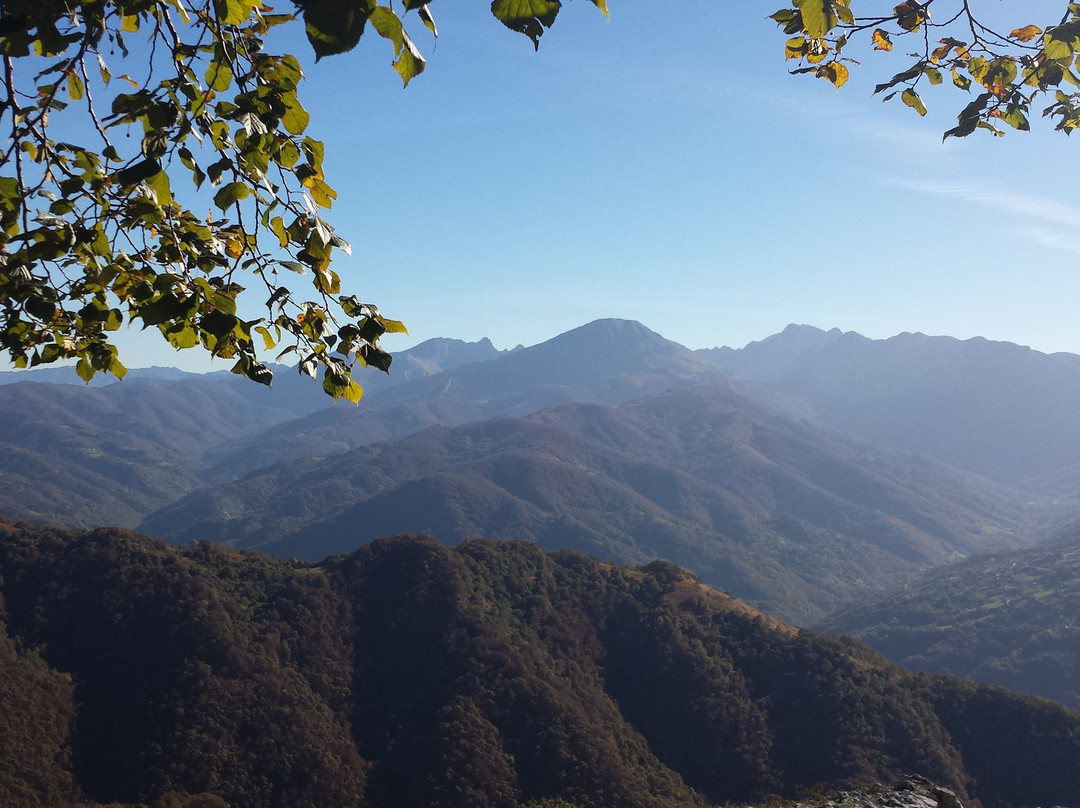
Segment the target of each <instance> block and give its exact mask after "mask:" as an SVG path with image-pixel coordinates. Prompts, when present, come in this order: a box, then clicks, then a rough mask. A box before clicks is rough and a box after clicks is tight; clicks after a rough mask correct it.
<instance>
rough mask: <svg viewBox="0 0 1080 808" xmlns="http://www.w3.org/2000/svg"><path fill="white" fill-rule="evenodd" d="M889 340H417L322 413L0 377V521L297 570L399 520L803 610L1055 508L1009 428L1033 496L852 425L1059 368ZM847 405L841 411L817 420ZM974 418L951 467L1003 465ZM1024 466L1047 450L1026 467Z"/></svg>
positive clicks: (255, 400)
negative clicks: (669, 576)
mask: <svg viewBox="0 0 1080 808" xmlns="http://www.w3.org/2000/svg"><path fill="white" fill-rule="evenodd" d="M902 337H903V338H896V339H894V340H885V341H872V340H866V339H865V338H862V337H860V336H859V335H853V334H843V333H841V332H839V331H836V330H834V331H831V332H825V331H820V330H818V329H812V328H809V327H806V326H798V327H797V326H793V327H789V328H788V329H786V330H785V331H784V332H783V334H779V335H777V336H775V337H772V338H770V339H769V340H765V341H763V342H761V343H751V345H748V346H746V347H745V348H743V349H740V350H737V351H736V350H732V349H717V350H714V351H699V352H694V351H690V350H688V349H686V348H684V347H683V346H680V345H678V344H676V343H674V342H671V341H669V340H666V339H664V338H663V337H662V336H660V335H658V334H655V333H654V332H651V331H649V330H648V329H646V328H644V327H643V326H641V325H640V324H638V323H634V322H628V321H620V320H604V321H597V322H594V323H590V324H588V325H586V326H583V327H581V328H578V329H575V330H574V331H571V332H568V333H566V334H563V335H560V336H558V337H556V338H554V339H552V340H549V341H548V342H545V343H542V344H540V345H536V346H532V347H530V348H518V349H515V350H513V351H498V350H496V349H495V348H494V346H492V345H491V343H490V342H488V341H482V342H480V343H471V344H470V343H464V342H460V341H454V340H432V341H429V342H427V343H424V344H422V345H420V346H417V347H416V348H414V349H412V350H411V351H407V352H403V353H402V354H401V355H399V356H398V357H397V358H396V360H395V362H396V363H397V364H396V365H395V366H393V368H392V370H393V371H396V372H392V373H391V374H390V375H389V376H388V377H387V376H384V375H382V374H371V375H370V382H367V380H366V379H365V382H366V386H367V393H366V395H365V398H364V400H363V402H362V404H361V406H359V407H348V406H329V405H328V401H327V400H325V397H323V396H321V393H320V392H319V391H318V390H317V389H316V387H317V386H316V385H311V384H308V383H307V382H306V381H305V380H303V379H299V378H297V376H296V374H295V373H290V372H289V371H288V370H287V369H284V368H279V369H277V374H276V379H277V380H276V382H275V387H274V389H273V390H271V391H267V390H265V389H263V388H260V387H257V386H255V385H249V384H245V383H244V381H243V380H241V379H237V378H235V377H232V376H231V375H230V374H224V373H223V374H212V375H210V376H207V377H197V376H195V377H193V376H191V375H181V376H180V377H179V378H175V374H172V376H173V377H172V378H170V374H168V373H165V372H162V371H156V372H155V371H146V372H143V373H142V374H139V373H133V376H132V378H131V379H129V380H126V381H124V382H121V383H119V384H114V385H110V386H105V387H99V388H94V389H91V390H85V389H77V388H74V387H72V386H65V385H57V384H54V383H46V384H42V383H32V382H31V383H28V382H16V383H10V382H11V379H12V378H13V377H21V378H30V379H32V378H35V374H34V373H30V374H9V375H8V377H7V381H9V383H8V384H6V385H0V408H2V411H3V412H4V414H5V418H4V427H5V428H4V430H3V432H0V445H2V446H3V448H4V449H5V450H6V451H7V453H8V456H9V457H10V458H12V462H10V463H9V464H7V467H6V468H5V469H4V470H3V471H2V472H0V473H2V474H3V475H4V477H3V479H4V482H5V486H4V487H3V489H2V490H0V513H5V514H7V515H8V516H9V517H11V518H22V519H30V520H33V521H40V522H49V523H54V524H60V525H71V526H87V527H89V526H94V525H98V524H109V523H113V524H119V525H125V526H131V527H135V526H139V527H140V529H142V530H144V531H147V532H150V533H152V534H155V535H160V536H162V537H165V538H168V539H170V540H172V541H187V540H191V539H201V538H214V539H217V540H221V541H226V542H228V543H230V544H232V545H234V546H237V547H260V548H262V549H266V550H268V551H270V552H275V553H280V554H283V555H285V556H286V557H288V556H290V555H295V556H296V557H298V558H311V559H315V558H319V557H321V555H322V554H325V553H329V552H344V551H348V550H351V549H353V548H355V547H356V546H358V545H359V544H361V543H363V542H365V541H370V540H371V539H373V538H375V537H376V536H378V535H384V534H391V533H395V532H400V531H403V530H404V531H426V532H430V533H432V534H434V535H436V536H439V537H440V538H442V539H443V540H445V541H448V542H456V541H460V540H463V539H466V538H473V537H479V536H486V537H497V538H529V539H532V540H535V541H538V542H540V543H541V544H542V545H543V546H544V547H548V548H552V549H555V548H567V549H579V550H583V551H585V552H589V553H594V554H596V555H598V556H601V557H607V558H611V559H613V560H618V561H621V562H624V563H639V562H642V561H646V560H648V559H650V558H654V557H662V558H668V559H670V560H674V561H676V562H677V563H679V564H682V565H684V566H686V567H688V568H690V569H692V570H694V571H695V572H696V573H697V574H699V575H701V576H702V577H703V579H705V580H706V581H708V583H710V584H711V585H714V586H719V587H722V588H726V589H729V590H731V591H733V592H736V593H738V594H739V595H740V596H743V597H746V598H747V599H749V600H751V601H752V602H754V603H757V604H758V605H761V606H763V607H766V608H769V609H772V610H775V611H776V612H777V613H778V614H780V615H782V616H784V617H786V618H788V619H791V620H795V621H797V622H802V623H807V622H813V621H816V620H819V619H822V618H823V616H824V614H825V612H826V611H827V610H828V609H830V608H832V607H834V606H836V605H839V604H840V603H843V602H846V601H850V600H852V599H853V598H855V597H857V596H859V595H861V594H869V593H872V592H875V591H880V590H882V589H883V588H886V587H888V586H890V585H892V584H899V583H902V582H903V581H904V580H906V579H908V578H909V577H910V576H911V575H912V574H915V573H917V572H919V571H920V570H923V569H927V568H930V567H932V566H936V565H940V564H943V563H946V562H949V561H951V560H955V559H958V558H962V557H965V556H967V555H969V554H971V553H974V552H978V551H980V550H1002V549H1006V548H1010V547H1012V548H1015V547H1019V546H1022V545H1024V544H1027V543H1030V542H1031V541H1033V540H1034V539H1035V538H1036V537H1037V536H1038V535H1040V534H1041V533H1042V532H1045V531H1046V530H1047V529H1048V528H1049V527H1050V526H1052V525H1054V524H1058V523H1061V522H1062V521H1065V520H1067V518H1068V517H1069V516H1070V515H1073V514H1074V508H1075V503H1076V501H1077V497H1076V496H1075V492H1076V490H1077V489H1076V488H1075V487H1073V486H1071V485H1070V482H1069V481H1070V479H1071V478H1070V477H1069V470H1068V468H1067V467H1065V466H1063V465H1062V463H1061V462H1058V461H1057V460H1056V459H1055V458H1057V457H1058V456H1059V455H1060V452H1051V451H1049V450H1045V451H1044V449H1045V447H1043V445H1042V444H1040V443H1038V441H1035V442H1034V443H1032V441H1034V438H1033V437H1032V435H1033V434H1034V433H1033V432H1032V429H1027V428H1026V427H1025V429H1026V431H1024V429H1021V427H1017V431H1021V432H1023V434H1024V435H1025V436H1026V437H1025V443H1024V446H1025V450H1024V451H1025V453H1026V454H1025V455H1024V457H1026V458H1028V459H1024V458H1020V459H1018V460H1017V461H1016V462H1017V463H1018V465H1024V466H1025V468H1027V469H1028V471H1030V472H1031V474H1042V475H1044V476H1046V475H1049V476H1055V475H1056V477H1055V479H1056V481H1057V482H1056V483H1055V486H1056V487H1054V488H1053V489H1052V490H1050V489H1048V490H1047V491H1045V492H1044V491H1041V490H1033V489H1030V488H1028V489H1021V488H1020V487H1018V486H1016V485H1014V484H1012V483H1010V482H1009V481H1005V482H1003V481H1001V480H1000V479H991V478H993V477H995V473H994V469H995V468H996V467H997V465H1000V464H1001V463H1004V462H1005V461H1004V460H1003V459H1001V457H998V458H997V459H992V462H991V461H987V462H986V463H984V464H982V465H980V464H979V463H976V462H974V461H972V462H967V463H965V464H962V465H964V467H963V468H958V467H957V466H956V464H953V465H950V464H949V460H950V459H954V458H953V457H952V455H951V454H950V452H949V451H944V450H942V451H938V452H936V453H935V452H933V451H929V450H928V451H925V452H923V453H922V454H921V455H919V454H916V453H915V452H914V451H913V450H914V449H919V448H921V447H924V444H925V441H923V442H920V441H918V440H908V441H907V442H905V441H904V440H900V439H899V438H897V437H896V436H897V435H901V437H902V436H903V435H906V434H908V433H907V432H903V431H900V432H897V433H896V434H893V435H882V434H879V433H874V432H873V431H872V430H870V433H871V434H868V431H867V428H866V424H874V423H886V422H888V421H889V418H891V417H893V415H895V410H896V409H897V407H896V405H895V404H894V403H893V402H894V401H897V400H903V401H904V402H905V406H904V408H902V409H904V411H905V412H906V413H907V415H908V416H909V421H910V420H911V419H912V418H913V417H914V416H912V415H911V414H912V413H916V412H918V413H922V416H923V418H924V420H923V429H924V430H925V431H926V432H927V433H930V434H934V433H935V430H936V431H937V432H941V431H943V430H944V431H948V430H947V428H946V427H944V426H942V424H946V425H947V424H951V423H953V422H955V421H956V420H957V419H959V418H961V416H960V415H959V414H958V404H957V403H956V399H958V398H959V394H957V395H955V396H954V395H951V394H950V395H939V393H938V391H939V390H940V389H943V388H947V389H956V387H957V385H958V382H957V379H976V380H978V379H981V378H982V377H983V376H985V375H987V374H990V373H991V370H992V369H993V368H994V367H995V365H994V361H997V367H998V370H999V372H1000V373H1002V374H1005V375H1006V376H1007V375H1008V374H1009V373H1012V374H1013V376H1015V377H1016V378H1019V379H1022V380H1025V379H1026V380H1028V381H1029V382H1030V381H1031V380H1032V379H1036V378H1037V379H1040V380H1041V381H1039V383H1038V384H1034V383H1032V384H1030V385H1029V386H1028V387H1027V388H1024V386H1023V385H1019V384H1014V385H1013V387H1014V388H1016V390H1014V393H1013V395H1011V397H1006V398H1005V399H1003V400H1002V401H1001V403H1000V406H999V407H997V409H1000V410H1003V411H1005V414H1000V415H998V416H995V417H997V418H998V419H999V420H1000V419H1001V418H1006V417H1007V418H1009V419H1012V420H1014V421H1016V422H1017V423H1018V424H1022V423H1025V422H1026V421H1025V419H1029V420H1030V413H1032V412H1040V413H1041V412H1042V411H1043V410H1045V408H1046V407H1047V406H1048V405H1047V403H1046V401H1047V400H1050V401H1066V400H1067V399H1068V396H1070V395H1072V393H1071V390H1072V388H1071V387H1070V385H1071V384H1072V383H1073V377H1072V376H1071V375H1070V372H1067V371H1068V369H1069V368H1072V367H1074V366H1075V365H1077V363H1076V362H1070V361H1068V357H1046V356H1044V355H1042V354H1037V353H1035V352H1031V351H1027V350H1026V349H1020V348H1017V347H1016V346H1009V345H1004V344H998V343H988V342H985V341H969V342H963V343H961V342H958V341H956V340H951V339H948V338H930V337H923V336H922V335H902ZM849 344H850V345H849ZM845 346H846V347H845ZM850 346H855V347H854V348H853V347H850ZM908 349H910V356H908V357H907V359H905V360H904V361H901V360H900V359H897V358H896V357H898V356H901V357H902V356H905V355H906V354H905V353H904V351H905V350H908ZM935 351H936V353H935ZM830 357H831V358H830ZM838 357H839V358H838ZM853 357H854V358H853ZM973 357H974V358H973ZM995 357H997V359H996V360H995V359H994V358H995ZM856 360H858V361H856ZM1078 361H1080V360H1078ZM845 363H847V364H846V365H845ZM1058 366H1060V367H1063V368H1065V369H1066V371H1063V372H1062V373H1061V374H1058V376H1054V375H1053V374H1050V373H1049V371H1048V370H1047V368H1051V367H1053V368H1057V367H1058ZM807 367H814V368H818V367H820V368H832V370H830V371H829V373H831V374H832V376H834V377H836V382H835V383H836V385H837V388H838V389H840V390H841V393H836V394H833V395H832V396H831V397H826V396H824V394H822V395H818V396H817V398H814V397H812V396H810V395H809V393H806V385H805V384H804V385H803V387H798V386H797V385H795V384H794V382H791V381H790V380H791V379H793V378H795V379H802V380H804V381H805V379H807V378H810V377H813V376H814V373H811V372H809V371H805V370H804V369H805V368H807ZM842 367H848V370H847V371H846V372H841V368H842ZM883 368H886V369H888V370H889V372H888V373H886V372H884V371H883V370H882V369H883ZM972 368H975V370H973V369H972ZM915 371H918V373H919V374H921V376H919V379H921V381H919V380H918V379H915V378H914V377H913V376H912V374H913V373H915ZM976 371H977V372H976ZM61 372H62V371H61ZM890 374H891V376H892V381H891V382H888V381H887V379H888V377H890ZM980 374H981V375H980ZM821 375H822V378H824V377H825V374H824V371H822V374H821ZM1059 377H1060V378H1059ZM53 378H55V376H54V377H53ZM871 378H872V379H875V380H876V381H874V384H873V385H870V384H869V383H864V384H859V383H857V382H858V380H863V381H864V382H865V380H866V379H871ZM1055 379H1057V382H1059V387H1060V389H1059V390H1058V391H1057V392H1056V393H1052V394H1051V392H1048V388H1049V387H1050V386H1052V383H1053V382H1054V380H1055ZM766 383H768V385H769V386H766ZM981 383H982V382H980V384H981ZM987 383H988V382H987ZM844 385H847V386H846V387H845V386H844ZM890 385H891V386H890ZM950 385H951V387H950ZM819 387H821V389H824V382H822V383H821V385H819ZM253 388H254V389H253ZM282 388H284V389H282ZM871 389H872V391H876V392H874V394H873V395H871V394H870V391H871ZM978 389H982V388H978ZM1023 389H1028V390H1029V392H1030V396H1029V397H1028V398H1025V397H1024V396H1023V395H1022V394H1021V393H1022V391H1023ZM889 391H891V392H889ZM1017 391H1019V392H1017ZM845 396H851V397H852V398H855V399H857V401H858V402H859V407H858V408H856V409H860V411H861V415H860V416H859V417H858V418H856V417H854V416H851V415H850V413H847V414H846V415H845V413H844V412H840V410H838V409H836V407H837V406H838V405H836V402H837V401H841V400H842V399H844V397H845ZM916 399H917V400H916ZM974 400H975V401H976V403H977V404H978V402H979V401H981V399H980V398H979V397H977V396H976V397H975V398H974ZM822 402H825V403H822ZM828 402H833V404H834V405H835V406H834V407H833V409H831V410H830V409H829V408H828V407H827V406H825V404H827V403H828ZM883 402H884V403H883ZM995 406H997V405H995ZM935 408H936V409H935ZM1040 408H1042V409H1040ZM849 409H851V408H849ZM969 409H972V408H969ZM974 409H977V407H976V408H974ZM983 409H985V410H990V409H994V408H992V407H983ZM997 409H995V410H994V411H995V412H996V411H997ZM1061 409H1063V410H1065V409H1067V407H1064V406H1063V407H1062V408H1061ZM845 412H846V411H845ZM1055 418H1056V419H1057V421H1056V422H1061V421H1063V420H1064V418H1065V416H1064V414H1061V413H1059V414H1057V415H1055ZM972 424H973V425H969V427H970V428H967V431H966V432H964V433H963V435H962V437H963V439H964V441H966V444H965V445H967V446H968V449H966V450H965V452H966V455H965V456H966V457H969V458H970V457H978V456H981V455H980V453H982V455H985V454H986V451H987V450H986V448H985V447H986V446H987V445H996V446H997V448H996V449H995V450H994V451H996V452H997V453H998V455H1002V453H1003V452H1004V451H1005V448H1006V447H1004V445H999V444H1003V443H1004V442H1001V441H998V442H996V443H995V441H992V440H990V439H989V437H988V435H989V433H988V432H986V430H988V429H990V428H991V427H995V428H996V424H997V421H995V420H993V419H988V418H986V417H980V418H975V419H974V420H973V421H972ZM976 427H980V428H982V429H983V431H980V429H978V428H976ZM428 429H430V430H433V431H424V430H428ZM910 431H913V432H918V430H914V428H912V430H910ZM879 432H880V430H879ZM868 438H874V439H875V440H873V441H872V440H869V439H868ZM957 440H959V439H957ZM1046 442H1052V441H1051V438H1050V436H1047V437H1046V438H1045V440H1044V441H1043V443H1046ZM946 443H947V442H946V441H944V440H942V441H938V444H940V445H941V446H945V444H946ZM930 448H933V447H930ZM1040 452H1041V455H1040V456H1042V457H1045V458H1047V462H1046V463H1045V465H1044V466H1043V467H1042V468H1035V467H1034V466H1033V465H1032V461H1031V460H1030V456H1034V455H1035V454H1038V453H1040ZM943 458H944V459H943ZM935 460H936V461H938V462H935ZM996 476H997V477H1001V476H1002V475H996ZM1014 476H1015V475H1014ZM1028 479H1030V478H1028Z"/></svg>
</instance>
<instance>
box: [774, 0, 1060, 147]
mask: <svg viewBox="0 0 1080 808" xmlns="http://www.w3.org/2000/svg"><path fill="white" fill-rule="evenodd" d="M851 5H852V0H793V3H792V7H791V8H784V9H780V10H779V11H777V12H776V13H775V14H773V15H772V19H773V20H775V21H776V23H777V24H778V25H779V26H780V27H781V28H782V29H783V30H784V33H786V34H788V35H789V37H790V38H789V39H788V40H787V43H786V44H785V54H786V58H788V59H794V60H797V61H800V62H805V63H807V64H806V66H805V67H798V68H796V69H794V70H793V71H792V72H793V73H810V74H811V75H814V76H816V77H818V78H824V79H826V80H827V81H829V82H831V83H832V84H834V85H835V86H836V87H837V89H839V87H840V86H841V85H842V84H843V83H844V82H845V81H846V80H847V77H848V69H847V67H845V66H844V65H845V64H846V65H857V64H858V62H857V61H856V60H855V59H853V58H851V57H849V56H845V55H843V54H844V52H845V48H849V46H851V45H853V44H854V43H858V42H859V41H860V40H861V39H862V38H863V37H866V38H868V40H869V41H868V44H869V45H870V46H871V47H872V49H873V50H875V51H884V52H888V51H892V50H893V47H894V41H895V42H899V41H901V40H902V41H903V42H904V44H905V45H907V46H908V47H910V48H911V49H912V52H911V53H910V58H912V59H914V62H913V63H912V64H911V65H910V66H909V67H908V68H906V69H905V70H902V71H901V72H899V73H897V74H896V75H894V76H893V77H892V78H891V79H889V80H888V81H885V82H883V83H881V84H878V85H877V87H876V88H875V89H874V93H875V94H877V93H886V95H885V96H884V99H885V100H886V101H888V100H890V99H892V98H894V97H896V95H897V94H899V96H900V100H901V101H902V102H903V103H904V104H905V105H906V106H908V107H910V108H911V109H913V110H915V112H917V113H918V114H919V115H926V112H927V108H926V105H925V103H924V101H923V98H922V96H921V95H920V94H919V92H918V87H919V85H920V84H921V85H924V86H925V85H931V86H936V85H940V84H943V83H945V77H946V76H948V77H949V78H950V79H951V84H952V85H953V86H954V87H956V88H958V89H961V90H964V91H965V92H972V91H974V92H975V93H976V96H975V98H974V99H973V100H972V101H970V103H967V104H966V105H965V106H964V108H963V109H962V110H961V112H960V114H959V115H958V116H957V125H956V126H955V127H953V128H951V129H949V130H948V131H946V132H945V137H946V138H949V137H966V136H967V135H970V134H971V133H972V132H974V131H975V130H976V129H985V130H987V131H989V132H991V133H992V134H994V135H996V136H1001V135H1003V134H1004V130H1003V129H1002V126H1001V125H1002V124H1004V125H1005V126H1008V127H1011V128H1013V129H1017V130H1021V131H1026V130H1028V129H1029V128H1030V123H1029V118H1030V116H1031V113H1032V109H1033V105H1034V104H1035V103H1036V101H1038V100H1039V99H1040V98H1042V99H1044V102H1048V105H1047V106H1045V107H1044V108H1043V110H1042V115H1043V117H1047V118H1050V119H1052V120H1054V123H1055V128H1056V129H1057V130H1058V131H1062V132H1064V133H1065V134H1069V133H1070V132H1071V131H1072V130H1073V129H1075V128H1077V126H1080V91H1078V89H1077V88H1080V76H1078V75H1077V72H1076V70H1077V66H1076V59H1077V55H1078V54H1080V4H1077V3H1068V4H1066V5H1065V7H1064V9H1063V16H1062V17H1061V18H1060V20H1059V21H1058V22H1057V23H1056V24H1055V23H1051V24H1049V25H1047V26H1045V27H1040V26H1039V25H1034V24H1024V25H1020V26H1018V27H1016V28H1013V29H1012V30H1011V31H1010V32H1009V33H1004V32H998V31H996V30H994V29H993V28H991V27H990V26H988V25H986V24H984V22H983V21H982V20H981V19H980V18H979V17H978V16H977V13H978V11H977V7H978V4H974V3H967V2H959V0H927V2H923V3H920V2H918V0H905V2H902V3H900V4H899V5H897V6H894V7H893V9H892V11H891V12H884V11H883V10H881V9H880V8H878V7H876V6H873V7H871V6H869V4H866V3H864V2H856V5H857V6H858V8H859V10H863V11H866V12H867V13H868V14H869V16H866V17H856V16H855V11H854V10H853V9H852V8H851ZM931 11H933V14H931ZM934 15H936V17H935V16H934ZM1024 22H1026V21H1024ZM973 88H974V90H973Z"/></svg>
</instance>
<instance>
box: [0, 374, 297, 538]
mask: <svg viewBox="0 0 1080 808" xmlns="http://www.w3.org/2000/svg"><path fill="white" fill-rule="evenodd" d="M290 393H292V394H290ZM308 402H309V399H308V398H307V394H306V391H297V390H293V391H290V390H289V389H288V388H287V386H283V387H282V388H276V389H275V390H274V391H270V390H268V389H267V388H265V387H262V386H261V385H255V384H252V383H250V382H248V381H247V380H245V379H241V378H239V377H237V376H233V375H232V374H224V375H220V376H219V375H216V374H214V375H211V376H207V377H202V376H198V375H187V374H185V375H184V376H182V377H181V378H180V380H179V381H167V380H165V379H161V380H159V383H155V384H138V383H133V384H127V383H124V382H121V383H118V384H112V385H109V386H104V387H95V388H89V389H87V388H85V387H78V386H75V385H67V384H47V383H36V382H20V383H16V384H7V385H2V386H0V413H2V417H0V451H2V452H3V454H4V464H3V469H0V479H2V480H3V483H4V484H3V486H0V512H3V513H4V514H6V515H7V516H9V517H12V518H19V519H30V520H32V521H47V522H59V523H62V524H68V525H85V526H92V525H101V524H121V525H133V524H135V523H136V522H137V521H138V520H139V518H140V517H141V516H142V515H144V514H145V513H147V512H148V511H150V510H153V509H154V508H157V507H160V506H161V505H163V504H165V503H167V502H171V501H172V500H174V499H176V497H177V496H179V495H181V494H183V493H184V492H185V491H189V490H191V489H192V488H195V487H197V486H198V485H200V484H202V480H201V478H200V476H199V463H200V458H201V457H202V455H203V453H205V452H206V450H207V449H208V448H210V447H211V446H214V445H215V444H217V443H220V442H221V441H223V440H224V439H226V438H227V437H231V436H232V435H233V434H235V433H236V431H237V429H241V430H243V429H251V430H257V429H262V428H265V427H267V426H269V425H271V424H273V423H276V422H279V421H282V420H285V419H290V418H293V417H295V416H296V415H298V414H300V413H302V412H304V411H306V409H307V408H309V407H310V404H309V403H308Z"/></svg>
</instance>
